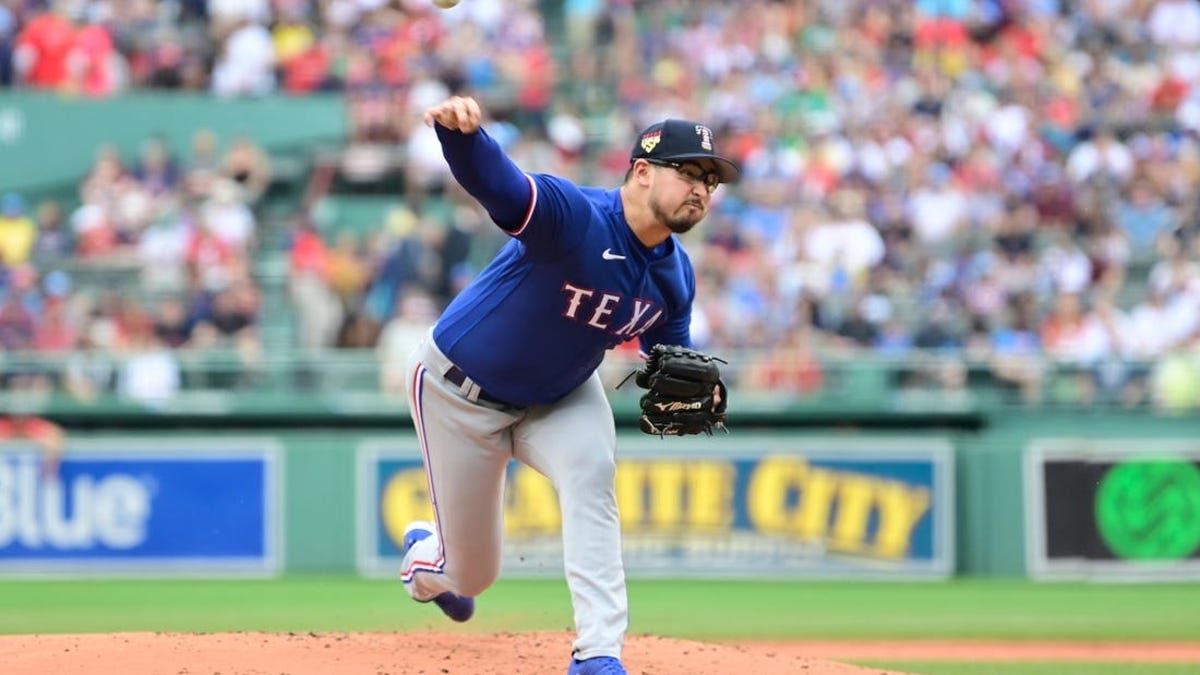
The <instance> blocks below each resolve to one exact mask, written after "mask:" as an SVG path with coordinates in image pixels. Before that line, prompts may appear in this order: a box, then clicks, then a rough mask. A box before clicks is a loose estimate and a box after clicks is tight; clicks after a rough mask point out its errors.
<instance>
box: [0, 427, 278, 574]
mask: <svg viewBox="0 0 1200 675" xmlns="http://www.w3.org/2000/svg"><path fill="white" fill-rule="evenodd" d="M279 456H280V455H279V451H278V450H277V448H276V447H275V445H274V443H273V442H270V441H258V440H249V441H248V440H244V439H242V440H239V439H209V440H205V441H188V440H183V439H180V438H179V437H164V438H163V439H160V440H149V441H148V440H145V439H138V440H126V441H122V440H119V439H113V440H105V441H103V442H90V441H77V442H73V443H68V445H67V448H66V451H65V453H64V459H63V462H62V465H61V467H60V469H59V471H58V472H57V474H56V475H43V474H42V472H41V470H40V466H41V465H40V457H39V455H38V453H37V452H36V450H35V449H33V448H30V447H28V446H22V445H19V444H5V445H4V446H3V447H0V574H4V573H27V574H53V573H71V574H79V573H84V574H87V573H102V574H121V573H136V574H147V573H153V574H158V573H161V574H204V575H209V574H214V575H215V574H222V575H224V574H273V573H276V572H278V571H279V568H280V559H279V550H280V547H279V545H278V541H279V536H280V533H281V532H282V527H281V518H282V511H281V509H280V504H281V502H280V483H279V477H278V466H279V464H280V460H279Z"/></svg>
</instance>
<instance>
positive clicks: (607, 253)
mask: <svg viewBox="0 0 1200 675" xmlns="http://www.w3.org/2000/svg"><path fill="white" fill-rule="evenodd" d="M600 255H601V257H603V258H604V259H605V260H624V259H625V256H623V255H621V254H619V253H613V252H612V249H611V248H606V249H604V253H602V254H600Z"/></svg>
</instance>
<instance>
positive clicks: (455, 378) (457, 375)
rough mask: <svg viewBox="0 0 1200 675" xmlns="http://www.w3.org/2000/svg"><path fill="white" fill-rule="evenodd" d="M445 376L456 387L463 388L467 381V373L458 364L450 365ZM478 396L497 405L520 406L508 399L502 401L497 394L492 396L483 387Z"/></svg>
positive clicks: (481, 399)
mask: <svg viewBox="0 0 1200 675" xmlns="http://www.w3.org/2000/svg"><path fill="white" fill-rule="evenodd" d="M445 378H446V381H447V382H449V383H451V384H453V385H455V386H456V387H460V388H461V387H462V386H463V382H466V381H467V374H466V373H464V372H463V371H462V368H459V367H458V366H450V370H447V371H446V375H445ZM475 386H477V387H478V386H479V385H478V384H476V385H475ZM477 398H478V399H479V400H480V401H487V402H488V403H495V404H496V405H502V406H505V407H506V408H519V407H520V406H515V405H513V404H511V403H509V402H508V401H501V400H500V399H498V398H496V397H495V396H492V395H491V394H489V393H487V392H486V391H484V390H483V389H480V390H479V396H478V397H477Z"/></svg>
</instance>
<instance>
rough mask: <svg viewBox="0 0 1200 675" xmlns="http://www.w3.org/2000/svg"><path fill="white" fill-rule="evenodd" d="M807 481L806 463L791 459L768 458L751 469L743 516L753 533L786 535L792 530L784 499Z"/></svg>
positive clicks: (801, 460)
mask: <svg viewBox="0 0 1200 675" xmlns="http://www.w3.org/2000/svg"><path fill="white" fill-rule="evenodd" d="M807 477H808V463H807V462H805V461H804V460H803V459H796V458H792V457H771V458H767V459H764V460H762V461H760V462H759V463H758V466H756V467H754V472H753V473H752V474H751V475H750V483H749V485H748V486H747V504H746V512H747V515H748V516H749V517H750V523H751V524H752V525H753V526H754V528H755V529H757V530H759V531H760V532H763V533H767V534H785V533H788V532H789V531H790V530H791V529H792V524H791V522H790V520H791V518H789V516H790V515H791V514H789V513H788V508H787V495H788V490H790V489H797V490H798V489H799V488H800V485H801V483H802V482H803V481H804V480H805V479H806V478H807Z"/></svg>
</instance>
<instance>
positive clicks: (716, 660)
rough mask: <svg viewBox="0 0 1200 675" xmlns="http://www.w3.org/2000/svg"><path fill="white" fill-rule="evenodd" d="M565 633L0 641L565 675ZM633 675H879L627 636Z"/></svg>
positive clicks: (81, 651) (132, 665)
mask: <svg viewBox="0 0 1200 675" xmlns="http://www.w3.org/2000/svg"><path fill="white" fill-rule="evenodd" d="M571 641H572V636H571V634H569V633H566V632H562V633H511V634H505V633H499V634H486V635H485V634H476V633H438V632H421V633H206V634H196V633H110V634H88V635H10V636H0V664H3V667H2V668H0V670H2V671H3V672H4V673H5V675H46V674H52V675H77V674H88V675H92V674H97V675H100V674H103V675H108V674H118V673H119V674H120V675H563V674H565V673H566V670H567V660H568V659H569V655H570V651H571ZM625 664H626V668H627V669H628V670H629V673H630V675H731V674H735V673H736V674H741V673H752V674H753V675H866V674H868V673H870V674H877V673H886V672H887V671H881V670H879V669H877V668H862V667H858V666H852V665H848V664H843V663H836V662H833V661H827V660H822V659H818V658H813V657H809V656H804V655H800V654H795V653H792V654H786V653H781V652H780V651H779V650H778V649H776V648H774V647H770V646H764V647H754V646H745V645H718V644H709V643H704V642H693V641H690V640H677V639H674V638H662V637H654V636H629V637H628V638H627V639H626V643H625Z"/></svg>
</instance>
